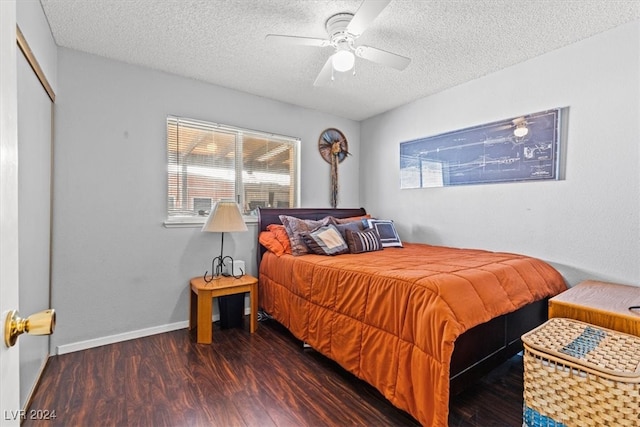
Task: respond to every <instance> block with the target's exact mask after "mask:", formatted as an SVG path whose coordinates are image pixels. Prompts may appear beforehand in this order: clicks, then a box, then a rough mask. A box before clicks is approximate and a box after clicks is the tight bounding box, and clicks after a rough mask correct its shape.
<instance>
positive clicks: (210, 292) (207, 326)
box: [189, 274, 258, 344]
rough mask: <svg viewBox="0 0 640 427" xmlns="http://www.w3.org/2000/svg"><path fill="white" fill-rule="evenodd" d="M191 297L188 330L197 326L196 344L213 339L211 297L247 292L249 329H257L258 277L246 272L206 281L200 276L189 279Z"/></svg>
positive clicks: (207, 342) (206, 342) (208, 342)
mask: <svg viewBox="0 0 640 427" xmlns="http://www.w3.org/2000/svg"><path fill="white" fill-rule="evenodd" d="M190 286H191V299H190V304H189V330H192V329H193V328H195V327H197V328H198V344H211V342H212V341H213V328H212V326H211V323H212V319H211V317H212V314H213V298H215V297H223V296H226V295H235V294H240V293H245V292H249V295H250V298H251V315H250V319H251V323H250V325H251V326H250V331H251V333H254V332H255V331H256V329H258V279H256V278H255V277H253V276H250V275H248V274H245V275H244V276H242V277H240V278H239V279H236V278H234V277H225V276H222V277H219V278H215V279H213V280H212V281H211V282H209V283H207V282H205V281H204V278H202V277H194V278H193V279H191V281H190Z"/></svg>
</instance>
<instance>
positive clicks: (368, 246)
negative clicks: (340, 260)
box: [345, 228, 382, 254]
mask: <svg viewBox="0 0 640 427" xmlns="http://www.w3.org/2000/svg"><path fill="white" fill-rule="evenodd" d="M345 234H346V237H347V245H348V246H349V252H351V253H352V254H361V253H363V252H373V251H380V250H382V242H380V235H379V234H378V231H377V230H376V229H375V228H367V229H366V230H364V231H358V232H356V231H352V230H348V229H347V230H346V231H345Z"/></svg>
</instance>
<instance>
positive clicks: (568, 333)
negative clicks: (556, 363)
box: [522, 317, 640, 379]
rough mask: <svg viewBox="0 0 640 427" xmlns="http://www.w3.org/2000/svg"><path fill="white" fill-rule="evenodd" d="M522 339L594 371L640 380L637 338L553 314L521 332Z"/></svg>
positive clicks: (638, 341)
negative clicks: (531, 328) (545, 320)
mask: <svg viewBox="0 0 640 427" xmlns="http://www.w3.org/2000/svg"><path fill="white" fill-rule="evenodd" d="M522 342H523V343H524V344H525V347H527V346H528V347H530V348H533V349H535V350H538V351H539V352H541V353H545V354H549V355H552V356H554V357H555V358H559V359H563V360H567V361H570V362H574V363H576V364H578V365H582V366H585V367H587V368H591V369H592V370H595V371H599V372H604V373H606V374H609V375H611V376H616V377H627V378H639V379H640V337H636V336H633V335H628V334H624V333H622V332H617V331H613V330H611V329H605V328H601V327H599V326H593V325H590V324H588V323H584V322H580V321H577V320H573V319H565V318H560V317H555V318H552V319H549V320H548V321H547V322H545V323H544V324H543V325H541V326H539V327H537V328H536V329H534V330H532V331H530V332H528V333H526V334H524V335H523V336H522Z"/></svg>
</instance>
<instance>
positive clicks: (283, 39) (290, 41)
mask: <svg viewBox="0 0 640 427" xmlns="http://www.w3.org/2000/svg"><path fill="white" fill-rule="evenodd" d="M265 40H267V41H268V42H270V43H273V44H279V45H298V46H317V47H325V46H329V40H325V39H316V38H313V37H298V36H281V35H279V34H267V35H266V36H265Z"/></svg>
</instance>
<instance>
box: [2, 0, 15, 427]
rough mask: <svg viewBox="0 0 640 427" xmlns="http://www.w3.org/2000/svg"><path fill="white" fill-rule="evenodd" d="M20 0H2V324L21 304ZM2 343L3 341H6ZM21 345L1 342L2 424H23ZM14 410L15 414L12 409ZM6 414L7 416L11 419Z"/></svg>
mask: <svg viewBox="0 0 640 427" xmlns="http://www.w3.org/2000/svg"><path fill="white" fill-rule="evenodd" d="M16 50H17V48H16V2H15V0H6V1H5V0H3V1H0V56H1V57H2V61H0V94H1V95H0V235H1V236H2V238H0V326H1V330H2V331H3V332H4V326H5V317H6V315H7V313H8V311H9V310H14V309H17V308H18V302H19V301H18V291H19V289H18V287H19V285H18V269H19V264H18V170H17V166H18V120H17V113H18V95H17V92H18V87H17V66H16ZM3 341H4V340H3ZM19 357H20V353H19V348H16V347H15V346H14V347H11V348H7V347H6V346H5V345H4V342H3V343H1V344H0V377H1V378H2V381H0V420H1V421H0V424H2V425H3V426H4V425H8V426H14V425H15V426H18V425H20V419H19V417H12V416H11V414H12V412H11V411H17V410H19V408H20V393H19V391H20V362H19ZM14 413H15V412H14ZM7 418H8V419H7Z"/></svg>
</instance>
